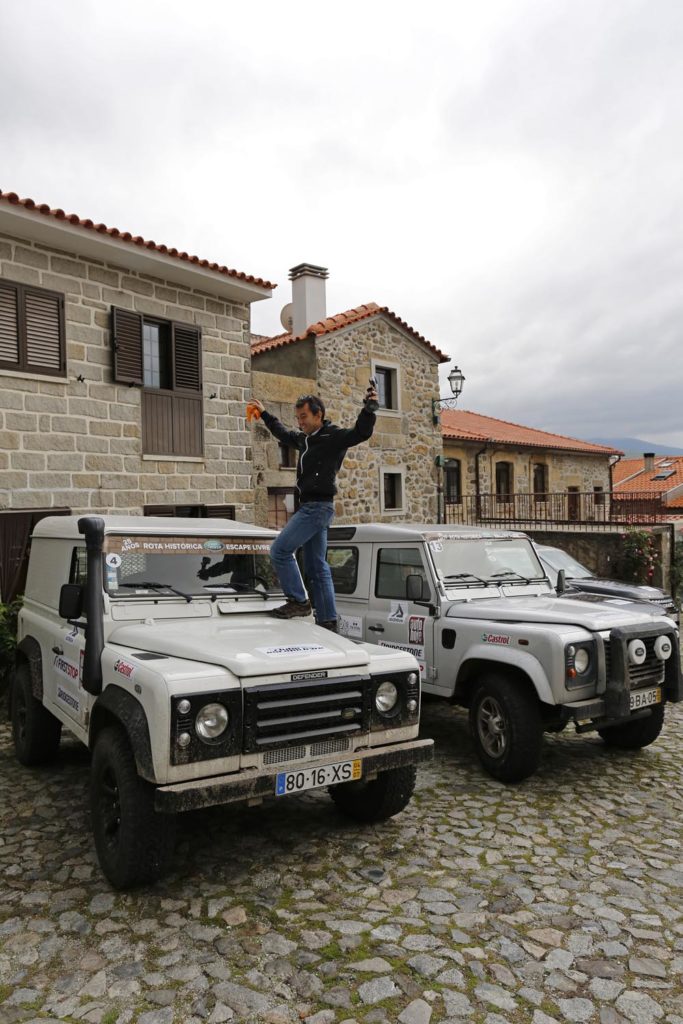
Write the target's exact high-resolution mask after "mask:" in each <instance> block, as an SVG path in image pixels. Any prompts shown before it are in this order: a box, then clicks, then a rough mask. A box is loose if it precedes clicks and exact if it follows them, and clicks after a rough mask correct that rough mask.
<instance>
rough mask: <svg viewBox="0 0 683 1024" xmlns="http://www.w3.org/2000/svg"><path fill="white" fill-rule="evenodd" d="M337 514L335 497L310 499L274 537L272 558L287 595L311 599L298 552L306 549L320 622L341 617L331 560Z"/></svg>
mask: <svg viewBox="0 0 683 1024" xmlns="http://www.w3.org/2000/svg"><path fill="white" fill-rule="evenodd" d="M333 518H334V505H333V504H332V502H331V501H307V502H306V503H305V504H304V505H301V506H300V508H299V510H298V512H295V513H294V515H293V516H292V518H291V519H290V520H289V522H288V523H287V525H286V526H285V527H284V529H283V530H282V533H280V535H279V536H278V537H276V538H275V540H274V541H273V544H272V547H271V549H270V560H271V562H272V563H273V568H274V569H275V572H276V573H277V578H278V579H279V581H280V586H281V587H282V589H283V590H284V592H285V594H286V595H287V597H291V598H293V599H294V600H295V601H300V602H302V601H307V600H308V595H307V594H306V590H305V588H304V581H303V580H302V579H301V573H300V572H299V566H298V565H297V562H296V558H295V557H294V556H295V553H296V551H297V550H298V549H299V548H301V547H302V548H303V550H304V567H305V569H306V575H307V576H308V581H309V584H310V587H311V595H312V598H313V604H314V605H315V618H316V621H317V622H331V621H333V620H334V619H336V618H337V607H336V604H335V600H334V587H333V585H332V573H331V572H330V567H329V565H328V564H327V560H326V558H325V555H326V554H327V527H328V526H329V525H330V523H331V522H332V519H333Z"/></svg>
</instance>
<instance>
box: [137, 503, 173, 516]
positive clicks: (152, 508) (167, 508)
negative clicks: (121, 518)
mask: <svg viewBox="0 0 683 1024" xmlns="http://www.w3.org/2000/svg"><path fill="white" fill-rule="evenodd" d="M142 514H143V515H145V516H174V515H175V505H144V506H143V508H142Z"/></svg>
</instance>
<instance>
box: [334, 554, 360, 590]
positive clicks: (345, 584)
mask: <svg viewBox="0 0 683 1024" xmlns="http://www.w3.org/2000/svg"><path fill="white" fill-rule="evenodd" d="M327 561H328V564H329V566H330V570H331V572H332V583H333V584H334V589H335V591H336V592H337V593H338V594H353V592H354V590H355V589H356V581H357V579H358V548H328V549H327Z"/></svg>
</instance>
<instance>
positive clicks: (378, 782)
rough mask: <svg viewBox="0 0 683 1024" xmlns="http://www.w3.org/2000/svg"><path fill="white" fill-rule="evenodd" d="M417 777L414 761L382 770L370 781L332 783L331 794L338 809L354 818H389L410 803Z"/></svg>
mask: <svg viewBox="0 0 683 1024" xmlns="http://www.w3.org/2000/svg"><path fill="white" fill-rule="evenodd" d="M416 778H417V768H416V766H415V765H414V764H411V765H407V766H406V767H405V768H390V769H388V771H385V772H380V773H379V775H378V776H377V778H376V779H373V780H372V781H371V782H364V781H363V779H359V780H358V782H341V783H339V785H338V786H330V787H329V794H330V796H331V797H332V799H333V800H334V802H335V804H336V805H337V807H338V808H339V810H340V811H342V813H343V814H345V815H346V816H347V817H349V818H353V819H354V821H363V822H373V821H386V820H387V818H393V816H394V815H395V814H399V813H400V812H401V811H402V810H404V809H405V808H406V807H407V806H408V804H409V803H410V798H411V797H412V795H413V793H414V791H415V780H416Z"/></svg>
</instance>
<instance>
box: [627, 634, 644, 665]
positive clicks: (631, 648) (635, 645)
mask: <svg viewBox="0 0 683 1024" xmlns="http://www.w3.org/2000/svg"><path fill="white" fill-rule="evenodd" d="M646 656H647V649H646V647H645V644H644V643H643V641H642V640H631V642H630V644H629V645H628V660H629V661H630V662H631V664H632V665H642V664H643V662H644V661H645V658H646Z"/></svg>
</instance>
